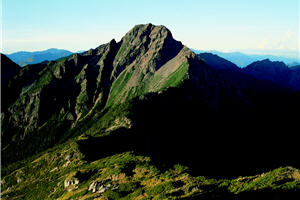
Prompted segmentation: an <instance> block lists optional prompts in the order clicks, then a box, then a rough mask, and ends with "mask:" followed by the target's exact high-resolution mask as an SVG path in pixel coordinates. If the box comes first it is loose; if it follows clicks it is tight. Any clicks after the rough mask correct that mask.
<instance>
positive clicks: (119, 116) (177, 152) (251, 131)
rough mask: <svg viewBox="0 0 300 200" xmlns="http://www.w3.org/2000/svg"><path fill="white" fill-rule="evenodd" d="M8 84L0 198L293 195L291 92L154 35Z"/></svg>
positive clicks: (153, 31) (145, 33)
mask: <svg viewBox="0 0 300 200" xmlns="http://www.w3.org/2000/svg"><path fill="white" fill-rule="evenodd" d="M224 63H225V64H224ZM15 74H16V75H14V76H13V77H10V78H9V79H8V80H7V83H5V84H4V85H3V87H2V92H3V94H5V98H3V99H2V113H1V119H2V120H1V128H2V133H1V134H2V149H1V152H2V171H1V173H2V179H1V186H2V197H3V198H6V199H33V198H35V197H36V198H37V199H79V198H81V199H89V198H90V199H94V198H96V197H97V198H100V199H120V198H127V199H134V198H136V199H151V198H158V199H159V198H160V199H170V198H171V199H172V198H181V199H184V198H186V199H191V198H196V199H199V198H204V199H232V198H237V199H239V198H240V199H252V198H259V197H262V198H263V197H268V198H269V199H272V198H273V197H274V198H277V197H278V198H282V199H287V198H289V197H291V198H292V197H293V196H295V195H299V189H300V187H299V171H298V170H297V168H299V167H300V165H299V160H298V142H297V140H295V139H294V138H296V137H297V133H296V132H295V131H294V130H297V129H296V128H297V118H295V117H294V116H295V115H296V114H298V113H299V111H300V105H299V100H300V94H299V92H295V91H293V90H291V89H287V88H285V87H282V86H280V85H277V84H276V83H274V82H272V81H270V80H262V79H256V78H255V77H253V76H251V75H248V74H245V73H243V72H241V71H240V70H237V69H236V66H233V64H231V63H230V62H228V61H224V59H223V60H222V59H219V58H214V57H210V55H207V54H206V55H200V56H199V55H195V54H194V53H193V52H192V51H190V50H189V49H188V48H187V47H185V46H184V45H182V44H181V42H179V41H176V40H174V39H173V37H172V34H171V32H170V31H169V30H168V29H167V28H166V27H164V26H154V25H152V24H147V25H137V26H135V27H134V28H133V29H132V30H130V31H129V32H128V33H127V34H126V35H125V36H124V37H123V38H122V40H121V41H119V42H116V41H115V40H112V41H111V42H109V43H107V44H103V45H101V46H99V47H98V48H96V49H91V50H89V51H87V52H84V53H82V54H74V55H71V56H69V57H66V58H63V59H60V60H57V61H52V62H49V63H40V64H35V65H28V66H26V67H23V68H21V69H20V71H19V72H16V73H15ZM278 133H279V134H278Z"/></svg>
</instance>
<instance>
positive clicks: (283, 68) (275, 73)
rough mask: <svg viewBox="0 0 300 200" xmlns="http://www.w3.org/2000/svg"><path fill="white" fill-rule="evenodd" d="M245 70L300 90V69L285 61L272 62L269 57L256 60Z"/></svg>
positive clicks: (259, 77) (250, 73)
mask: <svg viewBox="0 0 300 200" xmlns="http://www.w3.org/2000/svg"><path fill="white" fill-rule="evenodd" d="M243 71H244V72H245V73H247V74H249V75H252V76H254V77H255V78H257V79H261V80H270V81H272V82H274V83H276V84H278V85H281V86H283V87H290V88H292V89H295V90H300V87H299V84H300V79H299V70H297V67H295V68H289V67H288V66H287V65H285V64H284V63H283V62H272V61H270V60H269V59H265V60H262V61H257V62H254V63H252V64H250V65H248V66H247V67H245V68H243Z"/></svg>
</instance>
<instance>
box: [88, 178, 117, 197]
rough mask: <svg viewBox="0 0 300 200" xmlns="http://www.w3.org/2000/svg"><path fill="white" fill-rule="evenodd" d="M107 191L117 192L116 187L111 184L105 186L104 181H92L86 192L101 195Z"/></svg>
mask: <svg viewBox="0 0 300 200" xmlns="http://www.w3.org/2000/svg"><path fill="white" fill-rule="evenodd" d="M108 189H111V190H117V189H118V186H116V185H112V184H111V183H107V184H105V181H93V182H92V183H91V184H90V186H89V189H88V191H91V192H93V193H100V194H101V193H104V192H105V191H106V190H108Z"/></svg>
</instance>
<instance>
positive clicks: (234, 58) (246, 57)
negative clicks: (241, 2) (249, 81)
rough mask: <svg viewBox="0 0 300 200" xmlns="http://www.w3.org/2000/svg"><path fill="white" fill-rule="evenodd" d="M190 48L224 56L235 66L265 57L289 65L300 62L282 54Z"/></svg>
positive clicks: (199, 51)
mask: <svg viewBox="0 0 300 200" xmlns="http://www.w3.org/2000/svg"><path fill="white" fill-rule="evenodd" d="M191 50H192V51H194V52H195V53H196V54H199V53H213V54H216V55H218V56H220V57H222V58H225V59H226V60H229V61H231V62H233V63H234V64H236V65H237V66H239V67H241V68H243V67H246V66H247V65H249V64H251V63H253V62H255V61H258V60H265V59H270V60H271V61H281V62H284V63H285V64H286V65H288V66H289V67H292V66H295V65H299V64H300V60H299V59H297V58H288V57H284V56H274V55H255V54H244V53H241V52H229V53H227V52H221V51H215V50H211V51H209V50H208V51H203V50H195V49H191Z"/></svg>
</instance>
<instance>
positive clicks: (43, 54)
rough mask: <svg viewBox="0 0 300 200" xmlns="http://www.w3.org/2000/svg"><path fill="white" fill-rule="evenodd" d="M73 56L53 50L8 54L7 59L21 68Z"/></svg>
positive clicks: (59, 50)
mask: <svg viewBox="0 0 300 200" xmlns="http://www.w3.org/2000/svg"><path fill="white" fill-rule="evenodd" d="M71 54H73V53H72V52H70V51H67V50H63V49H55V48H51V49H47V50H44V51H35V52H27V51H20V52H16V53H12V54H8V55H7V57H9V58H10V59H11V60H13V61H14V62H15V63H17V64H19V65H20V66H25V65H28V64H36V63H40V62H43V61H52V60H56V59H59V58H62V57H66V56H69V55H71Z"/></svg>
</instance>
